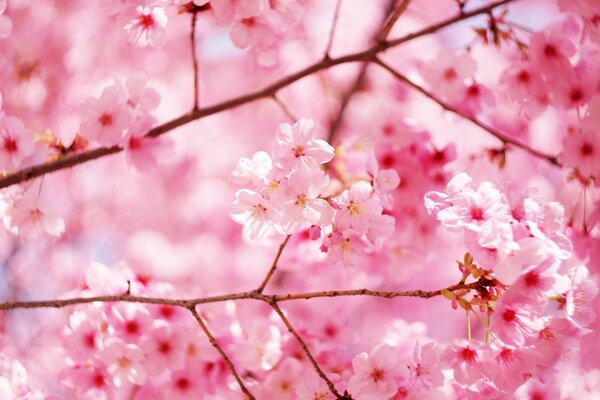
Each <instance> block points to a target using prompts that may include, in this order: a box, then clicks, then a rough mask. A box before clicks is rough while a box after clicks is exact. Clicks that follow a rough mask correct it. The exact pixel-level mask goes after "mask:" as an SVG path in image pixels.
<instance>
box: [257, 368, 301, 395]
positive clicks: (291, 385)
mask: <svg viewBox="0 0 600 400" xmlns="http://www.w3.org/2000/svg"><path fill="white" fill-rule="evenodd" d="M305 371H306V367H305V366H304V365H302V363H301V362H300V361H298V360H297V359H295V358H292V357H288V358H286V359H285V360H283V361H282V362H281V363H279V364H278V365H277V368H276V369H275V370H273V371H271V372H270V373H269V375H267V377H266V378H265V380H264V383H263V385H262V389H263V396H265V398H271V399H281V400H296V390H295V388H296V385H297V384H298V382H299V381H300V379H301V378H300V377H301V376H302V373H303V372H305Z"/></svg>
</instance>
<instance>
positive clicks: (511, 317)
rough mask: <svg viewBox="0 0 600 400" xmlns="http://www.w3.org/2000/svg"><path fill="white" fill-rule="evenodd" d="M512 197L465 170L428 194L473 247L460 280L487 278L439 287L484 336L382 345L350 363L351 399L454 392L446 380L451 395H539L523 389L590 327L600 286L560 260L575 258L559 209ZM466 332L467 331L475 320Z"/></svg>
mask: <svg viewBox="0 0 600 400" xmlns="http://www.w3.org/2000/svg"><path fill="white" fill-rule="evenodd" d="M509 198H510V201H509V200H507V197H506V196H505V195H504V194H503V193H501V192H500V191H499V190H498V189H497V188H495V187H494V186H493V185H492V184H491V183H490V182H484V183H482V184H481V185H480V186H479V188H477V189H475V187H474V185H473V182H472V180H471V178H470V177H469V176H467V175H466V174H459V175H457V176H456V177H455V178H453V179H452V180H451V181H450V183H449V184H448V187H447V190H446V192H445V193H440V192H431V193H429V194H427V195H426V197H425V202H426V205H427V207H428V209H429V211H430V212H431V213H432V214H434V215H435V216H436V217H437V218H438V219H439V220H440V221H441V222H442V224H443V225H444V226H445V227H446V228H447V229H449V230H451V231H457V232H464V233H465V239H466V244H467V246H468V247H469V249H470V250H471V251H475V253H474V254H475V257H474V258H473V257H472V256H471V255H470V254H467V256H465V260H464V262H460V263H459V267H460V270H461V272H462V273H463V276H462V279H461V282H465V280H466V279H467V278H468V277H469V276H473V277H475V278H478V279H480V280H479V282H482V279H483V280H485V281H486V282H487V285H489V286H488V287H487V288H485V289H478V290H477V293H475V294H471V293H469V292H470V290H466V291H459V292H455V293H451V292H443V293H442V294H443V295H444V296H446V297H448V298H449V299H451V300H452V301H453V304H460V306H461V308H462V309H464V310H466V311H467V318H469V314H475V315H477V316H478V317H479V321H480V322H481V323H482V325H483V327H484V328H485V341H483V340H476V339H473V340H463V339H456V340H454V341H453V342H451V343H438V342H428V343H427V344H425V345H420V344H418V343H417V344H416V345H415V348H414V352H413V355H412V357H410V358H409V355H408V354H407V352H406V350H405V348H404V347H400V348H396V347H391V346H389V345H387V344H382V345H379V346H377V347H376V348H374V349H373V350H372V351H371V352H370V353H361V354H359V355H357V356H356V357H355V358H354V360H353V362H352V366H353V371H354V374H353V375H352V377H351V378H350V380H349V381H348V386H347V390H348V392H349V393H350V394H351V395H352V396H353V398H355V399H358V400H366V399H374V400H385V399H389V398H395V397H394V396H398V395H401V396H403V397H407V398H412V396H417V395H418V396H424V398H449V397H448V395H447V394H445V393H448V392H447V389H449V388H451V390H452V392H454V396H456V397H453V398H469V399H470V398H480V396H482V395H484V396H485V397H486V398H494V399H496V398H498V399H500V398H504V397H503V396H510V395H512V394H515V393H523V394H522V395H523V397H518V398H533V396H531V397H527V393H529V392H534V391H537V390H540V389H539V387H540V384H539V382H544V379H545V376H546V375H547V373H548V371H550V370H552V369H553V368H555V367H556V366H557V364H559V363H560V362H561V360H562V359H563V354H565V353H567V352H569V351H573V350H574V348H575V346H576V343H577V341H578V340H579V339H580V337H581V336H582V335H583V334H585V333H587V332H589V331H588V330H586V329H585V328H586V326H588V324H589V323H590V322H591V321H592V320H593V319H594V318H595V315H594V312H593V310H592V307H591V302H592V300H593V299H594V297H595V296H596V295H597V293H598V288H597V286H596V284H595V282H594V281H593V280H592V279H591V278H590V277H589V272H588V269H587V268H586V267H585V266H583V265H575V266H573V267H570V268H567V266H568V263H562V262H561V261H564V260H566V259H568V258H570V256H571V253H570V241H569V240H568V239H567V238H566V237H565V236H564V235H563V234H562V233H561V232H560V230H561V229H560V228H561V219H562V208H561V207H560V206H559V205H558V203H548V202H542V201H539V200H538V201H535V200H533V199H532V197H530V196H524V195H520V196H519V195H516V194H514V193H511V194H510V195H509ZM492 238H493V239H494V240H490V239H492ZM474 260H475V261H476V262H477V263H478V264H480V265H481V266H478V265H476V264H475V263H474ZM495 277H497V278H499V279H501V280H502V282H504V283H510V286H506V285H503V284H502V283H501V282H498V281H496V280H495ZM478 312H480V313H482V314H483V315H484V316H485V315H487V322H486V321H485V320H484V319H483V318H482V317H480V316H479V314H478ZM468 330H469V333H468V335H469V336H470V335H471V331H470V330H471V327H470V325H469V327H468ZM469 339H470V337H469ZM444 388H446V389H445V390H443V389H444ZM551 390H554V389H544V390H541V393H543V394H545V393H551ZM419 398H420V397H419ZM540 398H545V397H540Z"/></svg>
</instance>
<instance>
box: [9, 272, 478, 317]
mask: <svg viewBox="0 0 600 400" xmlns="http://www.w3.org/2000/svg"><path fill="white" fill-rule="evenodd" d="M489 286H490V282H489V281H486V280H481V279H480V280H478V281H476V282H472V283H467V284H464V283H463V284H457V285H452V286H449V287H447V288H445V289H446V290H449V291H451V292H453V291H456V290H463V289H478V288H486V287H489ZM440 294H441V289H440V290H434V291H423V290H408V291H402V292H383V291H374V290H369V289H351V290H329V291H319V292H307V293H290V294H279V295H264V294H261V293H258V292H257V291H256V290H253V291H249V292H238V293H229V294H223V295H218V296H208V297H197V298H191V299H169V298H163V297H145V296H131V295H128V294H120V295H112V296H94V297H74V298H70V299H54V300H34V301H6V302H1V303H0V311H8V310H16V309H35V308H63V307H68V306H73V305H78V304H89V303H96V302H102V303H115V302H126V303H141V304H162V305H169V306H175V307H183V308H186V309H189V308H190V307H193V306H195V305H198V304H207V303H220V302H223V301H229V300H246V299H253V300H260V301H265V302H269V301H277V302H279V301H289V300H297V299H314V298H319V297H345V296H371V297H381V298H385V299H391V298H395V297H420V298H423V299H429V298H432V297H436V296H439V295H440Z"/></svg>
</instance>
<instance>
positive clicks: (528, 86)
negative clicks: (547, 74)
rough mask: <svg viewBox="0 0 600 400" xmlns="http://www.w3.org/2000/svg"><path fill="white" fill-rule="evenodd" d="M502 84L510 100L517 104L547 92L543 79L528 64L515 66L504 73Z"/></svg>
mask: <svg viewBox="0 0 600 400" xmlns="http://www.w3.org/2000/svg"><path fill="white" fill-rule="evenodd" d="M502 83H503V84H504V85H505V86H506V91H507V93H508V96H509V97H510V99H511V100H514V101H518V102H521V101H524V100H526V99H528V98H531V97H534V98H536V97H538V96H541V95H544V94H545V93H546V92H547V90H546V83H545V82H544V79H543V78H542V76H541V75H540V74H539V73H537V72H536V71H534V70H533V67H532V66H531V65H529V64H521V65H517V66H515V67H513V68H511V69H509V70H507V71H506V72H504V74H503V75H502Z"/></svg>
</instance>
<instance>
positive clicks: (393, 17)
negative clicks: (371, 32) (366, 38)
mask: <svg viewBox="0 0 600 400" xmlns="http://www.w3.org/2000/svg"><path fill="white" fill-rule="evenodd" d="M410 1H411V0H402V2H400V5H398V7H396V8H395V9H394V11H393V12H392V13H391V14H390V16H389V18H388V19H387V21H386V22H385V24H384V25H383V28H382V29H381V32H379V35H377V40H378V41H379V42H385V41H386V39H387V38H388V36H389V35H390V32H391V31H392V29H393V28H394V25H395V24H396V21H398V18H400V16H401V15H402V14H404V11H406V9H407V8H408V5H409V4H410Z"/></svg>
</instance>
